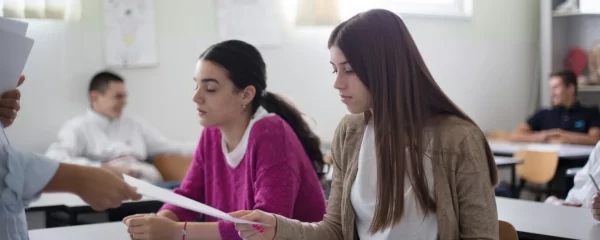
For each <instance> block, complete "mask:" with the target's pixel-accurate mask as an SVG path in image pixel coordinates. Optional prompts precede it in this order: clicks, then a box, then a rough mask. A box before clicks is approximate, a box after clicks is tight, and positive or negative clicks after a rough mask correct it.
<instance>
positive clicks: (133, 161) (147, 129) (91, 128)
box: [46, 72, 195, 183]
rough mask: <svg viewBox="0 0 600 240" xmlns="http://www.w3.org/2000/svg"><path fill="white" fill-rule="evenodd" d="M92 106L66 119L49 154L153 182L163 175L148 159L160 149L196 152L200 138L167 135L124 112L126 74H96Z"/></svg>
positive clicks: (62, 160) (90, 89)
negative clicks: (176, 139)
mask: <svg viewBox="0 0 600 240" xmlns="http://www.w3.org/2000/svg"><path fill="white" fill-rule="evenodd" d="M89 97H90V102H91V109H89V110H88V112H87V113H86V114H84V115H81V116H78V117H75V118H73V119H71V120H69V121H67V122H66V123H65V124H64V125H63V127H62V128H61V129H60V131H59V132H58V141H57V142H55V143H53V144H51V145H50V147H49V148H48V150H47V152H46V156H47V157H49V158H52V159H55V160H58V161H61V162H67V163H75V164H81V165H88V166H98V167H105V168H110V169H112V170H114V171H117V172H120V173H123V174H127V175H131V176H133V177H137V178H140V179H143V180H146V181H148V182H151V183H158V182H161V181H162V177H161V175H160V173H159V172H158V170H157V169H156V168H155V167H154V166H153V165H152V164H149V163H147V162H146V160H147V159H148V158H151V157H154V156H156V155H160V154H174V155H185V156H192V155H193V151H194V148H195V144H194V143H192V142H190V143H187V144H185V143H177V142H174V141H170V140H169V139H167V138H166V137H164V136H163V135H162V134H161V133H160V132H159V131H158V130H157V129H155V128H154V127H152V126H150V125H149V124H147V123H145V122H144V121H142V120H141V119H138V118H133V117H130V116H126V115H123V109H124V107H125V105H126V103H127V91H126V88H125V82H124V80H123V78H121V77H119V76H117V75H116V74H113V73H110V72H100V73H98V74H96V75H95V76H94V77H93V78H92V81H91V82H90V86H89Z"/></svg>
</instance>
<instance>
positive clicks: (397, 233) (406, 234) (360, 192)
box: [350, 120, 438, 240]
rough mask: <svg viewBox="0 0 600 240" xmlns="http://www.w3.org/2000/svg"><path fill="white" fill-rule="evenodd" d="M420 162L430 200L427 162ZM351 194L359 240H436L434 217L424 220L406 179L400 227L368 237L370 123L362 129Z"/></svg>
mask: <svg viewBox="0 0 600 240" xmlns="http://www.w3.org/2000/svg"><path fill="white" fill-rule="evenodd" d="M423 160H424V161H425V162H424V168H425V171H426V173H425V175H426V176H427V186H429V192H430V194H431V196H434V195H433V191H434V190H433V189H434V185H433V169H432V167H431V159H429V158H427V157H425V158H424V159H423ZM351 191H352V192H351V193H350V201H351V202H352V206H353V207H354V211H355V213H356V228H357V230H358V236H359V238H360V239H361V240H371V239H372V240H386V239H389V240H392V239H393V240H399V239H423V240H429V239H431V240H435V239H437V235H438V226H437V217H436V214H435V213H429V214H428V215H427V216H424V214H423V212H422V211H421V210H420V209H419V207H418V200H417V199H416V197H415V194H414V191H413V189H412V186H411V184H410V180H409V178H408V175H406V177H405V180H404V212H403V214H402V220H401V221H400V223H398V224H397V225H395V226H393V227H392V228H388V229H386V230H384V231H383V232H378V233H376V234H374V235H371V234H370V233H369V228H370V226H371V222H372V221H373V215H374V213H375V204H376V198H377V166H376V159H375V132H374V126H373V120H371V121H370V122H369V123H368V124H367V128H366V129H365V134H364V136H363V140H362V143H361V146H360V153H359V157H358V172H357V174H356V179H355V180H354V184H353V185H352V190H351Z"/></svg>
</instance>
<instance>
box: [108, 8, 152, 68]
mask: <svg viewBox="0 0 600 240" xmlns="http://www.w3.org/2000/svg"><path fill="white" fill-rule="evenodd" d="M154 21H155V18H154V0H104V40H105V44H104V55H105V59H106V64H107V65H108V66H110V67H116V68H140V67H154V66H156V65H158V49H157V46H156V45H157V43H156V29H155V23H154Z"/></svg>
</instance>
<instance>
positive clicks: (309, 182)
mask: <svg viewBox="0 0 600 240" xmlns="http://www.w3.org/2000/svg"><path fill="white" fill-rule="evenodd" d="M175 192H176V193H177V194H181V195H183V196H186V197H188V198H191V199H194V200H196V201H199V202H202V203H204V204H207V205H209V206H212V207H214V208H217V209H219V210H221V211H224V212H234V211H238V210H250V209H260V210H263V211H266V212H270V213H275V214H279V215H282V216H285V217H289V218H293V219H297V220H300V221H303V222H318V221H321V220H322V219H323V215H324V214H325V196H324V194H323V190H322V188H321V185H320V183H319V180H318V178H317V175H316V173H315V170H314V169H313V167H312V164H311V162H310V160H309V158H308V156H307V155H306V152H305V151H304V149H303V148H302V145H301V144H300V141H299V140H298V137H296V134H295V133H294V131H293V130H292V128H291V127H290V126H289V125H288V124H287V123H286V122H285V121H284V120H283V119H281V118H280V117H279V116H270V117H266V118H264V119H261V120H258V121H257V122H256V123H255V124H254V126H253V127H252V129H251V131H250V135H249V139H248V147H247V149H246V152H245V154H244V156H243V158H242V161H241V162H240V164H239V165H238V166H237V167H235V168H232V167H230V165H228V164H227V161H226V159H225V154H224V153H223V150H222V145H221V132H220V131H219V129H217V128H205V129H204V131H203V133H202V137H201V138H200V142H199V143H198V147H197V149H196V153H195V155H194V159H193V162H192V164H191V166H190V169H189V171H188V173H187V175H186V176H185V179H184V180H183V182H182V185H181V187H180V188H178V189H176V190H175ZM163 209H168V210H171V211H172V212H173V213H175V214H176V215H177V217H178V218H179V219H180V220H181V221H188V222H189V221H192V222H193V221H196V220H197V219H198V218H199V217H200V215H199V214H198V213H195V212H193V211H189V210H186V209H183V208H180V207H177V206H173V205H169V204H165V205H164V206H163V207H162V209H161V210H163ZM205 221H207V222H215V221H218V222H219V231H220V233H221V238H222V239H240V237H239V236H238V233H237V231H236V230H235V226H234V224H233V223H229V222H224V221H221V220H218V219H215V218H213V217H211V216H206V219H205Z"/></svg>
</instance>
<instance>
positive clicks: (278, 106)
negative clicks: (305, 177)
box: [256, 90, 325, 180]
mask: <svg viewBox="0 0 600 240" xmlns="http://www.w3.org/2000/svg"><path fill="white" fill-rule="evenodd" d="M256 97H257V98H259V99H260V103H259V104H260V106H262V107H263V108H265V109H266V110H267V111H268V112H270V113H275V114H277V115H279V117H281V118H283V120H285V121H286V122H287V123H288V124H289V125H290V126H291V127H292V129H293V130H294V133H296V136H297V137H298V139H299V140H300V143H301V144H302V147H303V148H304V151H305V152H306V154H307V155H308V158H309V159H310V161H311V162H312V165H313V168H314V169H315V171H316V172H317V176H318V177H319V180H322V179H323V177H324V175H325V173H324V172H323V169H324V166H325V162H324V160H323V153H322V152H321V140H320V139H319V137H318V136H317V135H316V134H315V133H314V132H313V131H312V130H311V129H310V127H309V125H308V123H306V121H304V118H302V113H301V112H300V111H299V110H298V109H297V108H295V107H294V106H293V105H292V104H290V103H288V102H287V101H285V100H284V99H282V98H281V97H280V96H278V95H276V94H274V93H270V92H268V91H266V90H265V91H263V93H262V94H261V95H259V96H256ZM256 108H258V106H256Z"/></svg>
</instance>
